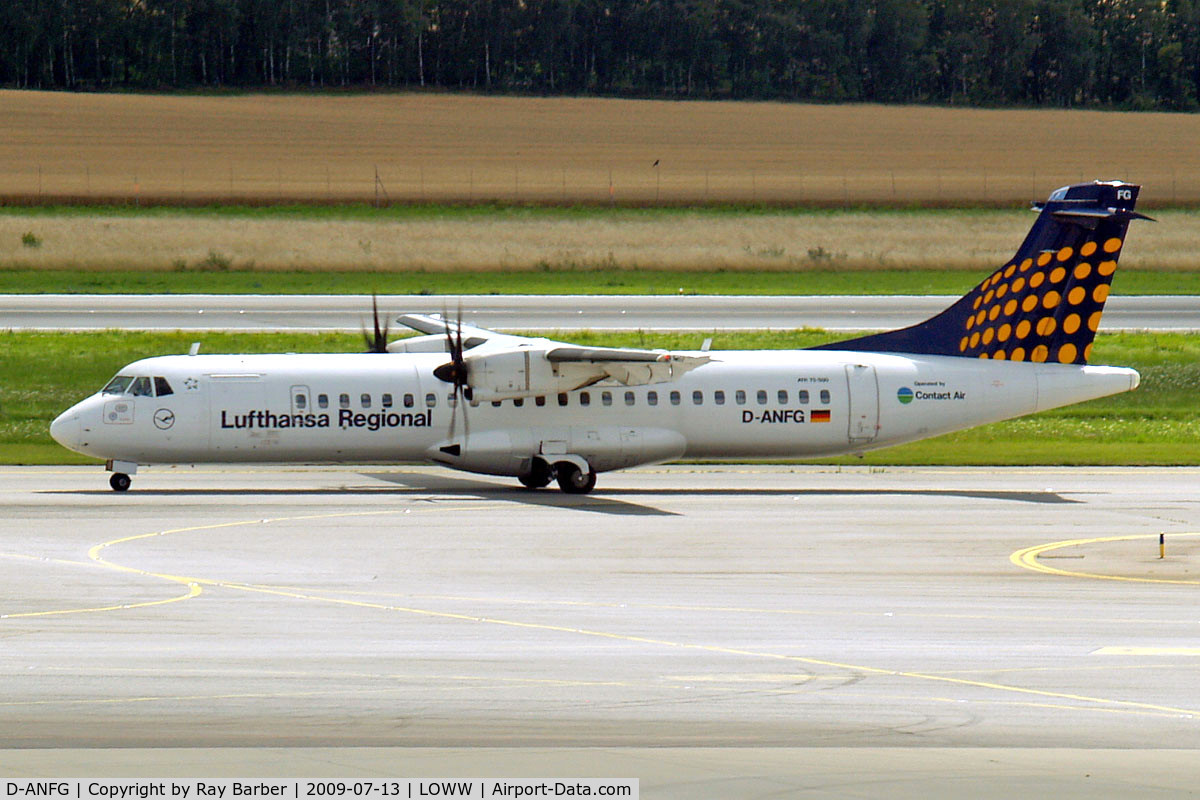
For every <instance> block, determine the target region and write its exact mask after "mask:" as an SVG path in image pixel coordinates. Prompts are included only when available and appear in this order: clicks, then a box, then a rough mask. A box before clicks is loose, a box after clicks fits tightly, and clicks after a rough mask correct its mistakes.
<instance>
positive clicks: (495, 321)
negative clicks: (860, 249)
mask: <svg viewBox="0 0 1200 800" xmlns="http://www.w3.org/2000/svg"><path fill="white" fill-rule="evenodd" d="M956 299H957V298H955V297H942V296H936V295H934V296H897V297H892V296H841V297H838V296H834V297H745V296H743V297H724V296H711V295H683V296H674V295H672V296H644V295H635V296H622V295H611V296H578V295H573V296H554V295H527V296H520V295H462V296H449V297H447V296H437V295H432V296H409V295H403V296H395V295H389V296H384V297H380V298H379V308H380V309H381V311H382V312H383V313H385V314H388V315H389V316H391V317H392V318H394V317H395V316H396V315H399V314H403V313H422V314H439V313H443V312H445V311H449V312H450V313H457V309H458V308H459V307H460V305H461V307H462V311H463V318H464V319H465V320H466V321H467V322H469V323H471V324H473V325H478V326H480V327H484V328H495V329H497V330H523V331H525V330H577V329H582V328H587V329H592V330H694V331H709V330H762V329H764V328H771V329H776V330H780V329H789V330H790V329H792V328H804V327H809V328H824V329H826V330H830V331H848V330H892V329H895V328H902V327H905V326H908V325H912V324H915V323H917V322H921V321H922V320H925V319H928V318H929V317H931V316H933V315H934V314H936V313H938V312H939V311H941V310H942V309H944V308H947V307H949V306H950V304H951V303H953V302H954V301H955V300H956ZM370 308H371V302H370V299H369V298H366V297H360V296H355V295H303V296H300V295H0V329H3V328H12V329H15V330H106V329H109V328H123V329H131V330H230V331H297V330H348V331H358V330H360V329H361V327H362V326H363V324H364V322H365V321H366V319H367V317H369V315H370ZM368 327H369V325H368ZM1104 329H1105V330H1109V331H1112V330H1157V331H1171V330H1200V297H1191V296H1141V297H1125V296H1114V297H1112V298H1111V299H1110V300H1109V301H1108V304H1107V306H1106V309H1105V312H1104Z"/></svg>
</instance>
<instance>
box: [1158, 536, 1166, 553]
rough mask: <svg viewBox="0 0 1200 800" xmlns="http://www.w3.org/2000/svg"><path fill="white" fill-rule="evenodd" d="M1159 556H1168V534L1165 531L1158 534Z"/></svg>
mask: <svg viewBox="0 0 1200 800" xmlns="http://www.w3.org/2000/svg"><path fill="white" fill-rule="evenodd" d="M1158 557H1159V558H1166V557H1167V534H1165V533H1159V534H1158Z"/></svg>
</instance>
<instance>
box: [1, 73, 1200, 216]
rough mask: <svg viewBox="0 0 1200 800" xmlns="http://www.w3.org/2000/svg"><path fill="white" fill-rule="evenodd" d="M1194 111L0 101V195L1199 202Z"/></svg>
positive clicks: (22, 95) (119, 98)
mask: <svg viewBox="0 0 1200 800" xmlns="http://www.w3.org/2000/svg"><path fill="white" fill-rule="evenodd" d="M1198 141H1200V117H1197V116H1195V115H1187V114H1161V113H1144V114H1143V113H1116V112H1098V111H1057V110H1036V111H1030V110H978V109H956V108H926V107H903V106H867V105H856V106H817V105H804V104H790V103H749V102H667V101H646V100H617V99H598V98H516V97H473V96H463V95H433V94H374V95H334V94H321V95H283V94H271V95H244V96H218V97H212V96H164V95H133V94H67V93H53V92H23V91H0V202H5V203H10V204H11V203H36V204H41V203H49V202H62V201H69V202H78V201H89V202H97V201H101V202H102V201H109V202H113V201H115V202H122V203H139V204H140V203H145V204H149V203H183V204H192V203H202V202H219V203H230V202H234V203H236V202H252V203H273V202H279V201H288V202H296V201H300V202H318V203H319V202H346V201H360V202H362V201H365V202H379V203H387V202H414V201H417V202H420V201H428V202H482V201H500V202H516V203H599V204H604V203H614V204H641V205H652V204H655V203H659V204H695V203H726V202H728V203H743V202H759V203H778V204H819V205H843V204H844V205H850V204H872V203H874V204H879V203H883V204H899V205H906V204H921V205H935V206H936V205H994V206H1012V205H1019V204H1021V203H1024V202H1027V201H1029V200H1031V199H1034V198H1044V197H1045V195H1046V194H1047V193H1048V192H1049V191H1050V190H1052V189H1054V188H1055V187H1057V186H1059V185H1062V184H1065V183H1069V182H1075V181H1078V180H1091V179H1093V178H1112V177H1120V178H1122V179H1126V180H1131V181H1135V182H1138V183H1142V184H1143V185H1144V186H1145V190H1144V194H1143V198H1144V202H1145V205H1147V206H1154V205H1159V206H1161V205H1172V204H1197V203H1200V148H1197V147H1196V143H1197V142H1198Z"/></svg>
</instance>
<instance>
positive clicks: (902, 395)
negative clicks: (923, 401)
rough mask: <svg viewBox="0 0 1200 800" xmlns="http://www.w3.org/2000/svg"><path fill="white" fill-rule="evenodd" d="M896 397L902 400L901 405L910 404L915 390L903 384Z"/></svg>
mask: <svg viewBox="0 0 1200 800" xmlns="http://www.w3.org/2000/svg"><path fill="white" fill-rule="evenodd" d="M896 399H897V400H899V401H900V404H901V405H905V406H906V405H908V404H909V403H911V402H912V401H913V390H912V389H910V388H908V387H907V386H901V387H900V389H899V390H898V391H897V392H896Z"/></svg>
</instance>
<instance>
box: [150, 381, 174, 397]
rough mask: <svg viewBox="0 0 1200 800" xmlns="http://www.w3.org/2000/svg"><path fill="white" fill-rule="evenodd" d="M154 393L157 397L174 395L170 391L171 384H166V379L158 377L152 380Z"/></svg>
mask: <svg viewBox="0 0 1200 800" xmlns="http://www.w3.org/2000/svg"><path fill="white" fill-rule="evenodd" d="M154 393H155V394H156V395H158V396H159V397H166V396H167V395H169V394H175V393H174V392H173V391H171V384H169V383H167V379H166V378H158V377H156V378H155V379H154Z"/></svg>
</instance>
